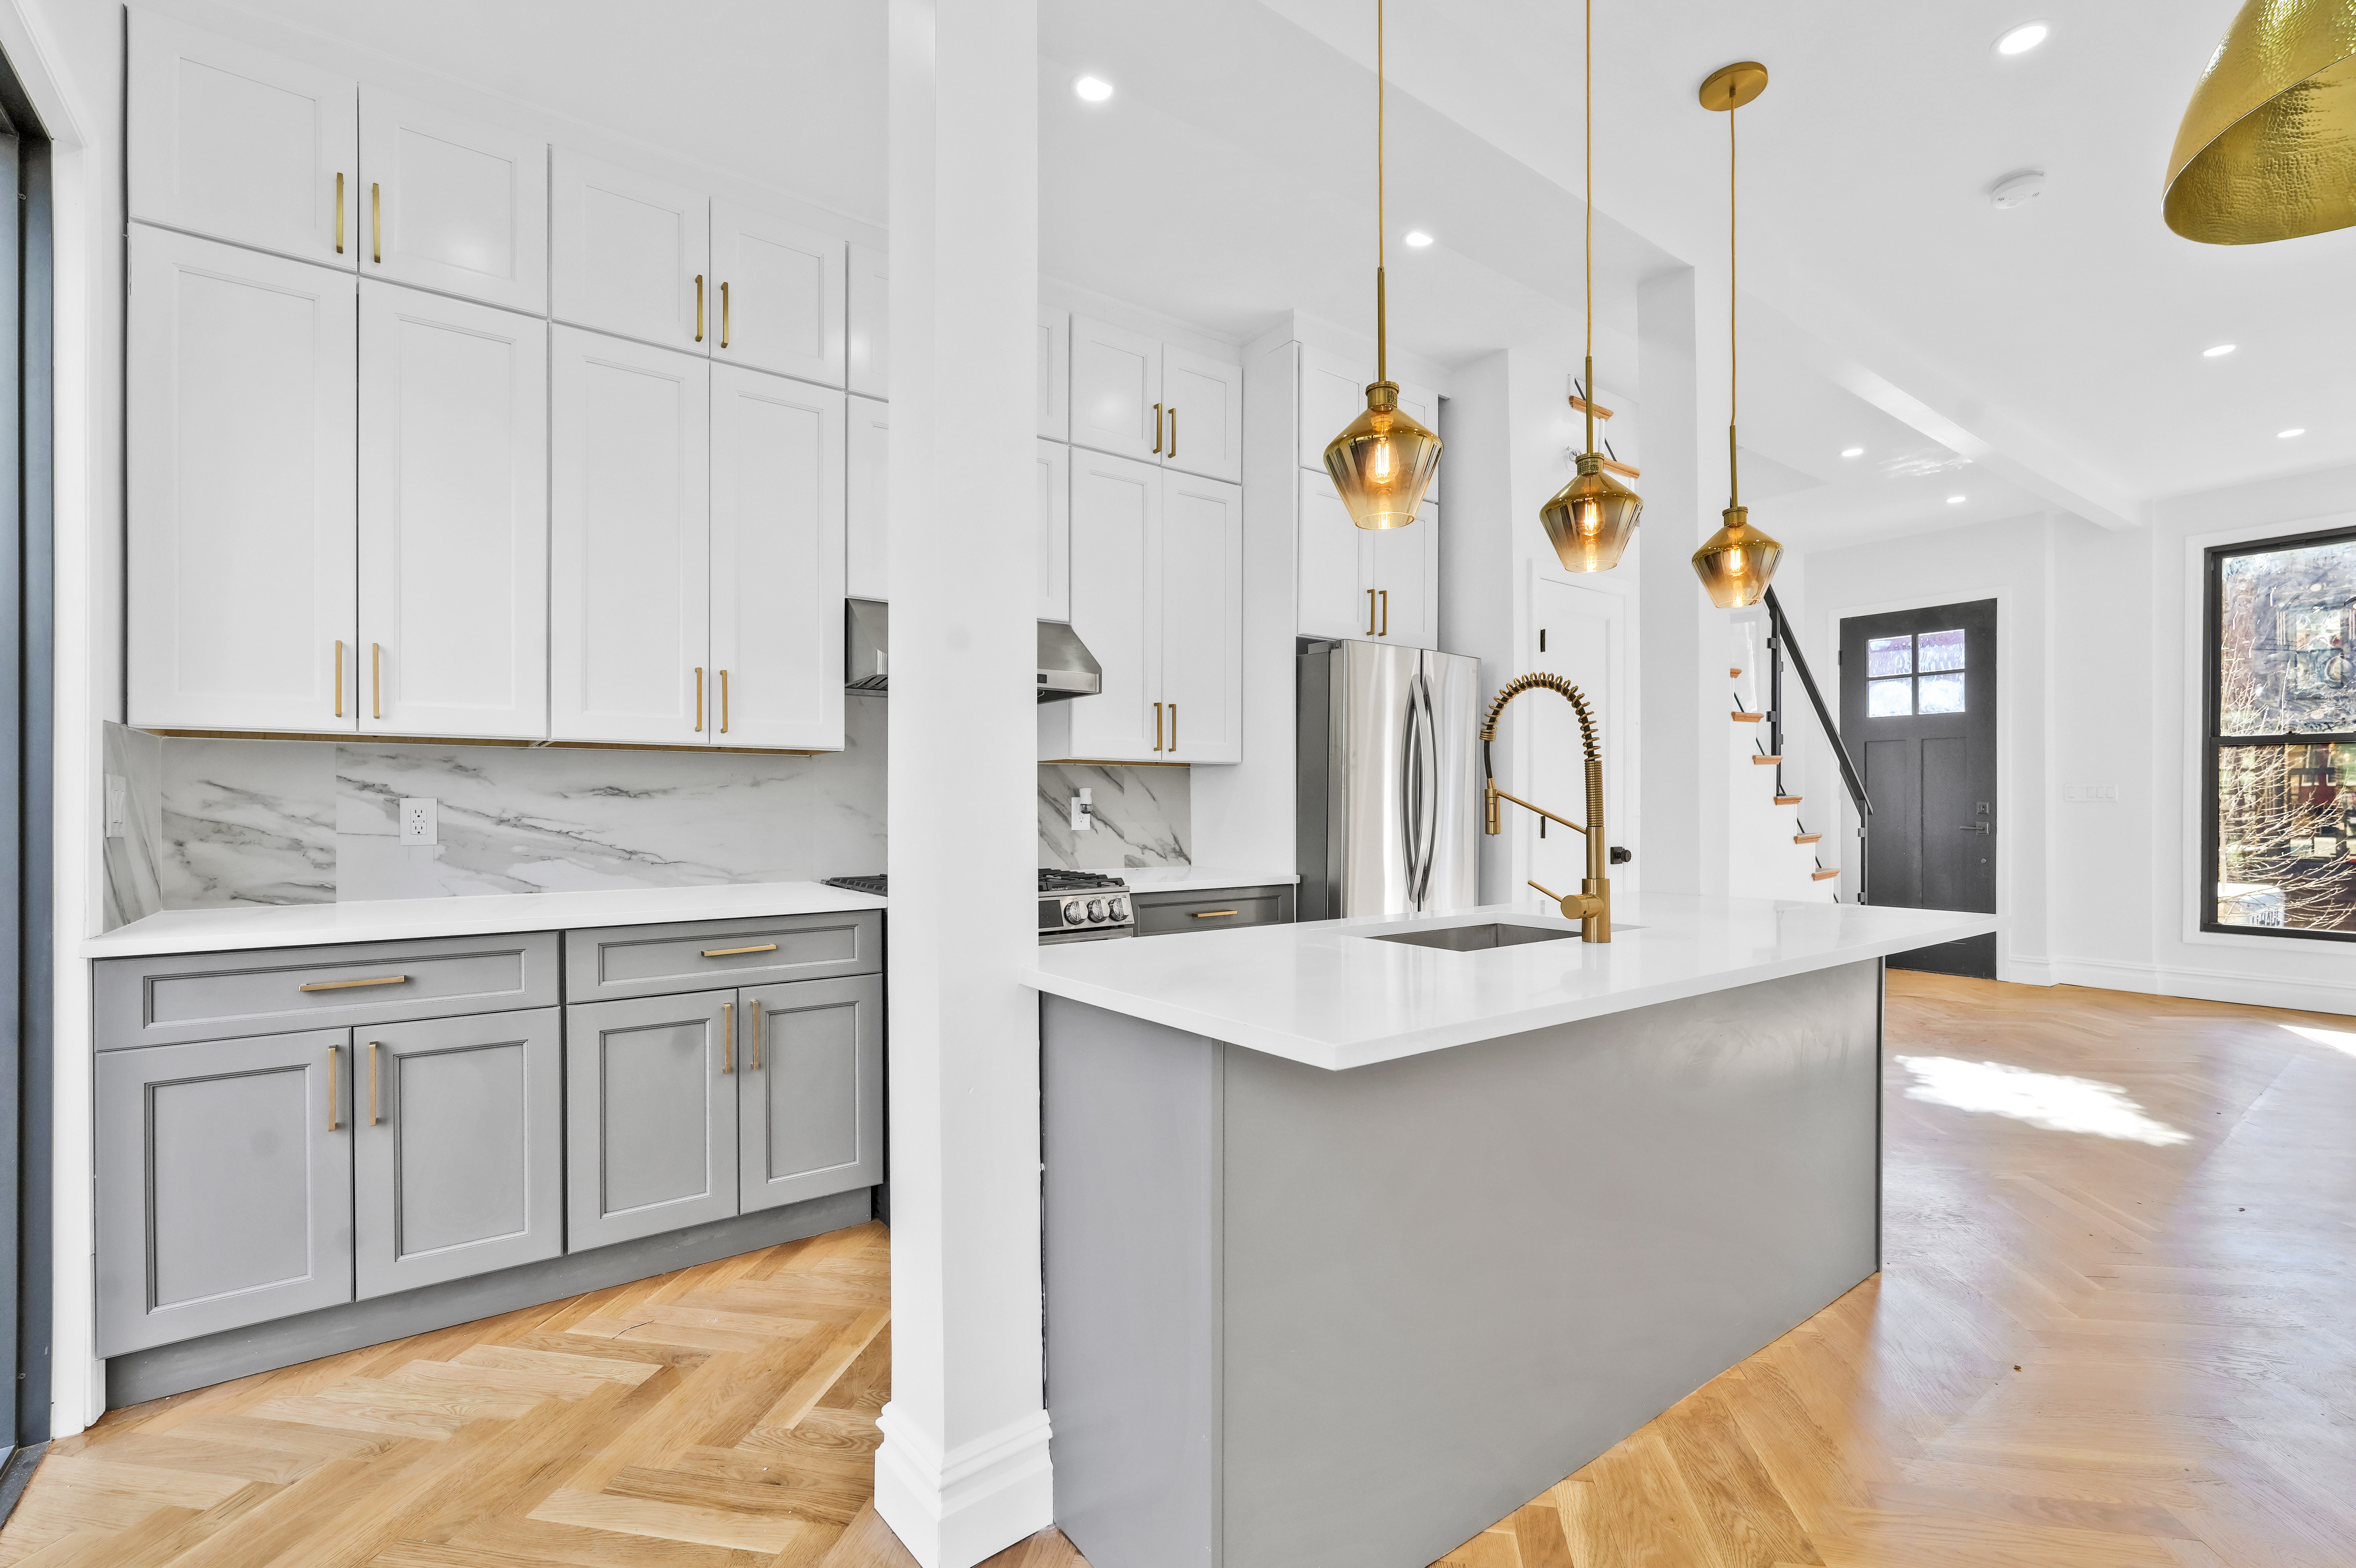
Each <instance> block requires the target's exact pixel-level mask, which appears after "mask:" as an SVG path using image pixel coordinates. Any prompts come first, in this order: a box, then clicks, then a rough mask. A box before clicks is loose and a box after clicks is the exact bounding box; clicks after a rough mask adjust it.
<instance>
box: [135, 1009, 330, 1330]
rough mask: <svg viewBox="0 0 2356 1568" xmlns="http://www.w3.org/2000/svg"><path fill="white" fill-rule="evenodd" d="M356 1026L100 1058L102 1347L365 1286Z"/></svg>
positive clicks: (323, 1303)
mask: <svg viewBox="0 0 2356 1568" xmlns="http://www.w3.org/2000/svg"><path fill="white" fill-rule="evenodd" d="M350 1041H351V1036H350V1034H349V1032H348V1031H347V1030H344V1029H317V1030H310V1031H306V1032H303V1033H296V1034H273V1035H265V1036H262V1037H261V1038H259V1039H252V1040H209V1041H206V1042H205V1043H203V1044H200V1045H167V1046H155V1047H152V1048H150V1049H147V1050H144V1051H108V1052H106V1053H104V1054H103V1055H102V1056H100V1057H99V1059H98V1063H97V1085H96V1089H97V1105H96V1111H97V1124H98V1125H97V1135H98V1142H97V1175H98V1351H99V1354H101V1355H102V1356H117V1355H121V1354H122V1353H123V1352H124V1351H126V1350H139V1349H146V1348H147V1347H149V1346H151V1345H165V1344H170V1343H172V1342H173V1341H175V1340H178V1339H194V1338H195V1337H197V1336H198V1335H200V1334H214V1333H219V1332H220V1331H221V1330H222V1329H225V1328H242V1327H244V1326H245V1325H247V1324H250V1323H262V1322H267V1321H268V1320H270V1319H271V1318H273V1317H287V1316H289V1315H291V1314H294V1313H297V1312H308V1311H310V1310H312V1309H313V1308H315V1307H332V1306H334V1305H336V1304H337V1303H338V1302H343V1301H349V1300H350V1299H351V1298H352V1145H351V1139H352V1100H351V1049H350Z"/></svg>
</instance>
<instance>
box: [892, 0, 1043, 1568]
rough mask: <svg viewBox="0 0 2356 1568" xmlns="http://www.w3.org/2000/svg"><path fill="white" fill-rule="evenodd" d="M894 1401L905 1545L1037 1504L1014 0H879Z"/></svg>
mask: <svg viewBox="0 0 2356 1568" xmlns="http://www.w3.org/2000/svg"><path fill="white" fill-rule="evenodd" d="M890 16H891V24H890V25H891V165H890V167H891V202H890V222H891V232H892V239H891V304H892V337H891V386H892V431H891V469H890V485H891V501H890V534H891V542H890V551H891V582H892V646H891V650H890V657H891V678H892V695H891V697H890V699H889V701H890V703H891V723H890V736H891V758H890V766H889V777H890V782H891V832H892V842H891V851H890V858H889V859H890V869H891V876H892V912H891V914H890V917H889V919H890V924H891V959H890V982H889V984H890V998H891V1031H892V1032H891V1104H892V1147H891V1162H892V1303H893V1319H894V1321H893V1328H892V1336H893V1337H892V1392H893V1398H892V1403H890V1404H888V1405H886V1406H885V1407H884V1409H883V1420H882V1424H883V1447H882V1448H881V1449H880V1450H879V1451H878V1452H877V1454H876V1457H875V1506H876V1509H877V1510H878V1511H879V1512H881V1513H882V1515H883V1519H884V1520H885V1522H886V1523H888V1524H890V1525H891V1527H892V1529H893V1530H894V1531H896V1532H897V1533H898V1535H899V1537H900V1539H901V1541H904V1542H905V1544H906V1545H907V1547H908V1549H909V1551H910V1552H913V1553H914V1554H915V1555H916V1560H917V1561H918V1562H919V1563H923V1564H924V1565H925V1568H969V1565H970V1564H972V1563H979V1562H980V1561H981V1560H982V1559H983V1558H985V1557H987V1556H989V1555H990V1554H991V1553H992V1552H997V1551H999V1550H1000V1549H1001V1548H1003V1547H1005V1546H1007V1545H1009V1544H1011V1543H1012V1542H1013V1541H1019V1540H1021V1539H1022V1538H1023V1537H1024V1536H1026V1535H1028V1534H1030V1533H1032V1532H1033V1531H1038V1530H1041V1529H1044V1528H1045V1527H1046V1526H1047V1525H1048V1524H1049V1523H1050V1522H1052V1520H1053V1517H1054V1493H1053V1477H1052V1474H1051V1472H1050V1470H1049V1467H1048V1458H1047V1414H1046V1411H1045V1410H1044V1407H1043V1406H1042V1403H1041V1389H1040V1374H1041V1367H1042V1360H1043V1356H1042V1347H1041V1342H1040V1324H1041V1317H1040V1294H1039V1027H1038V1004H1037V1000H1036V997H1035V996H1034V995H1033V993H1032V992H1031V991H1030V990H1028V989H1027V988H1026V987H1023V986H1022V985H1020V984H1018V983H1017V982H1016V980H1015V978H1014V975H1015V971H1016V967H1017V965H1019V964H1020V963H1022V962H1023V960H1024V959H1026V958H1027V957H1028V956H1029V955H1030V952H1031V948H1032V946H1033V944H1034V943H1035V942H1036V940H1037V937H1036V925H1035V918H1034V913H1033V911H1034V908H1035V906H1034V904H1033V898H1034V896H1035V894H1034V891H1033V885H1032V884H1033V878H1034V876H1035V873H1036V867H1037V859H1038V851H1037V842H1036V840H1037V826H1036V817H1037V807H1036V806H1035V805H1034V804H1033V795H1034V793H1035V791H1036V788H1037V779H1038V772H1037V755H1036V721H1035V713H1036V707H1035V699H1034V698H1033V685H1034V683H1035V679H1036V677H1037V668H1038V649H1037V641H1036V639H1037V631H1036V622H1035V618H1034V617H1035V613H1036V611H1035V603H1034V602H1035V599H1036V592H1035V587H1034V585H1033V581H1032V580H1033V574H1034V570H1035V568H1034V563H1035V562H1036V561H1037V560H1038V547H1037V544H1036V541H1035V539H1034V538H1033V534H1034V531H1035V529H1036V527H1037V521H1036V510H1037V507H1036V499H1035V498H1036V496H1037V492H1038V478H1037V475H1036V472H1035V469H1036V465H1037V463H1038V453H1037V433H1038V432H1037V423H1038V414H1037V409H1038V397H1037V393H1036V380H1037V355H1038V350H1037V346H1036V333H1037V318H1038V297H1039V283H1038V272H1039V242H1038V225H1039V176H1038V152H1037V149H1038V97H1037V94H1038V85H1037V84H1038V11H1037V5H1036V0H891V12H890Z"/></svg>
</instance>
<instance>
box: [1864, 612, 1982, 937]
mask: <svg viewBox="0 0 2356 1568" xmlns="http://www.w3.org/2000/svg"><path fill="white" fill-rule="evenodd" d="M1996 661H1997V646H1996V601H1995V600H1993V599H1981V600H1977V601H1976V602H1974V603H1968V604H1942V605H1940V606H1938V607H1937V608H1935V609H1931V610H1897V611H1892V612H1891V613H1889V614H1886V615H1858V616H1853V617H1850V618H1848V619H1845V620H1843V621H1842V622H1841V646H1840V670H1841V683H1840V686H1841V734H1842V736H1843V737H1844V738H1845V739H1847V741H1848V744H1849V750H1850V752H1852V753H1853V754H1854V755H1855V756H1856V758H1857V760H1858V764H1859V765H1860V766H1861V767H1863V768H1864V770H1865V788H1866V793H1867V794H1868V795H1871V796H1872V797H1873V816H1871V817H1870V818H1869V827H1868V829H1867V831H1868V833H1869V837H1868V839H1867V841H1866V850H1867V854H1866V863H1867V866H1868V872H1867V876H1868V885H1867V888H1866V893H1865V901H1866V902H1867V903H1872V904H1898V905H1901V906H1903V907H1906V908H1910V909H1956V910H1972V911H1976V912H1979V913H1982V914H1994V913H1995V912H1996V836H1997V797H1996V779H1997V773H1996V671H1997V663H1996ZM1890 966H1891V967H1892V968H1896V969H1926V970H1929V971H1931V972H1932V973H1933V974H1938V975H1976V976H1979V977H1980V978H1982V979H1985V980H1993V979H1995V978H1996V937H1995V936H1994V935H1992V934H1991V935H1987V936H1967V937H1965V938H1964V939H1963V940H1962V941H1961V942H1947V943H1942V944H1939V945H1938V946H1936V947H1920V948H1916V949H1915V950H1914V951H1912V952H1911V953H1898V954H1893V955H1891V956H1890Z"/></svg>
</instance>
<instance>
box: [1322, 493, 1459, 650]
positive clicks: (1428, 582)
mask: <svg viewBox="0 0 2356 1568" xmlns="http://www.w3.org/2000/svg"><path fill="white" fill-rule="evenodd" d="M1336 504H1337V505H1338V504H1339V503H1336ZM1366 547H1367V549H1368V552H1369V553H1370V555H1371V556H1372V558H1373V568H1374V587H1375V590H1376V594H1375V635H1376V640H1377V641H1379V642H1386V643H1407V644H1410V645H1413V646H1416V647H1419V648H1436V647H1438V646H1439V645H1440V508H1439V507H1437V506H1435V505H1434V504H1432V503H1431V502H1430V501H1426V502H1425V503H1424V504H1423V507H1422V509H1421V510H1419V511H1418V512H1417V513H1416V517H1415V526H1414V527H1413V528H1380V529H1376V530H1375V531H1373V532H1370V533H1368V534H1367V535H1366Z"/></svg>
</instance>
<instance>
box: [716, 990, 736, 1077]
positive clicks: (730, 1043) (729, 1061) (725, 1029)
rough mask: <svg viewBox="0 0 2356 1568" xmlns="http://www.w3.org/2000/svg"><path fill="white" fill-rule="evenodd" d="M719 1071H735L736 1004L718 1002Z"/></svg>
mask: <svg viewBox="0 0 2356 1568" xmlns="http://www.w3.org/2000/svg"><path fill="white" fill-rule="evenodd" d="M720 1071H721V1072H735V1071H736V1004H735V1003H734V1002H723V1003H721V1004H720Z"/></svg>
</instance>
